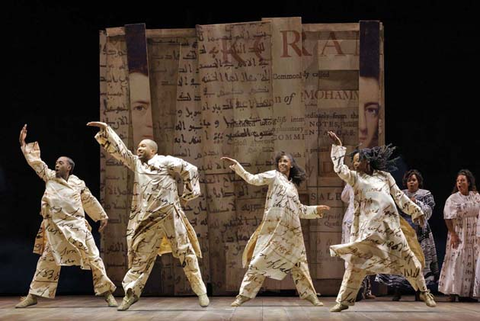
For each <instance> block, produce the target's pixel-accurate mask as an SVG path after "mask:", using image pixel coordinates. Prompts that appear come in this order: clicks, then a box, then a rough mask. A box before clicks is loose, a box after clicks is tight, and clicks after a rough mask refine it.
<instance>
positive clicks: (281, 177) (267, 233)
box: [222, 152, 330, 307]
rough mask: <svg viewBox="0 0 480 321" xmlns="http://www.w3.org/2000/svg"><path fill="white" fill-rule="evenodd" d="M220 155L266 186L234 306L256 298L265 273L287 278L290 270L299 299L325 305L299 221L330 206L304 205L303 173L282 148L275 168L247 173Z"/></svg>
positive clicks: (248, 179) (246, 177)
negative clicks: (313, 276) (301, 195)
mask: <svg viewBox="0 0 480 321" xmlns="http://www.w3.org/2000/svg"><path fill="white" fill-rule="evenodd" d="M222 159H223V160H226V161H228V162H230V163H231V165H230V169H232V170H233V171H235V173H237V174H238V175H239V176H240V177H241V178H243V179H244V180H245V181H246V182H247V183H249V184H252V185H257V186H261V185H268V192H267V200H266V202H265V213H264V215H263V218H262V221H261V223H260V225H259V226H258V228H257V230H256V231H255V233H253V235H252V236H251V237H250V240H249V241H248V243H247V246H246V247H245V250H244V252H243V258H242V262H243V267H244V268H245V267H247V266H248V270H247V272H246V273H245V276H244V278H243V281H242V285H241V287H240V293H239V294H238V295H237V297H236V299H235V301H234V302H233V303H232V304H231V305H232V306H234V307H238V306H240V305H242V304H243V303H244V302H246V301H248V300H251V299H253V298H254V297H255V296H256V295H257V293H258V291H259V290H260V288H261V286H262V284H263V281H264V280H265V278H266V277H270V278H272V279H276V280H283V278H284V277H285V276H286V275H287V274H288V273H291V275H292V278H293V281H294V283H295V286H296V288H297V291H298V294H299V295H300V298H302V299H305V300H307V301H309V302H311V303H312V304H313V305H315V306H322V305H323V304H322V303H321V302H320V301H319V300H318V298H317V292H316V291H315V288H314V286H313V282H312V279H311V277H310V272H309V270H308V263H307V255H306V251H305V244H304V240H303V234H302V226H301V224H300V219H301V218H304V219H316V218H322V217H323V213H324V212H325V211H327V210H329V209H330V207H328V206H326V205H319V206H316V205H315V206H306V205H303V204H301V203H300V199H299V196H298V190H297V186H299V185H300V184H301V183H302V182H303V181H304V180H305V171H304V170H303V169H302V168H301V167H300V166H298V165H297V163H296V162H295V159H294V158H293V156H292V155H290V154H287V153H285V152H280V153H279V154H277V156H276V157H275V165H276V166H275V167H276V168H275V169H274V170H271V171H268V172H264V173H260V174H256V175H253V174H250V173H249V172H247V171H246V170H245V169H244V168H243V167H242V165H240V163H239V162H238V161H236V160H235V159H232V158H229V157H222Z"/></svg>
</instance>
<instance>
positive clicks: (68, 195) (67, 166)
mask: <svg viewBox="0 0 480 321" xmlns="http://www.w3.org/2000/svg"><path fill="white" fill-rule="evenodd" d="M26 137H27V125H25V126H24V127H23V128H22V130H21V131H20V139H19V140H20V146H21V150H22V152H23V155H24V156H25V159H26V160H27V163H28V165H30V166H31V167H32V168H33V169H34V170H35V172H36V173H37V175H38V176H39V177H40V178H41V179H43V180H44V181H45V193H44V194H43V197H42V202H41V215H42V216H43V221H42V224H41V226H40V229H39V232H38V235H37V237H36V240H35V247H34V253H37V254H40V255H41V257H40V259H39V260H38V263H37V270H36V271H35V274H34V277H33V280H32V283H31V284H30V291H29V292H28V295H27V296H26V297H25V298H23V299H22V301H21V302H20V303H19V304H17V305H16V307H17V308H25V307H27V306H30V305H34V304H37V298H38V297H44V298H50V299H53V298H54V297H55V292H56V290H57V286H58V279H59V276H60V267H61V266H71V265H79V266H80V267H81V268H82V269H84V270H90V269H91V270H92V274H93V287H94V289H95V294H96V295H103V296H105V300H106V301H107V303H108V305H109V306H112V307H113V306H117V302H116V301H115V298H114V297H113V295H112V292H113V291H115V289H116V287H115V285H114V284H113V282H112V281H110V279H109V278H108V276H107V273H106V271H105V266H104V264H103V261H102V259H101V258H100V253H99V251H98V248H97V246H96V245H95V241H94V239H93V236H92V233H91V232H90V230H91V227H90V226H89V224H88V222H87V220H86V219H85V212H86V213H87V214H88V215H89V216H90V217H91V218H92V219H93V220H94V221H100V222H101V224H100V228H99V231H102V230H103V229H104V228H105V226H106V225H107V222H108V217H107V214H106V213H105V211H104V210H103V208H102V206H101V205H100V203H99V202H98V201H97V199H96V198H95V197H94V196H93V195H92V194H91V193H90V190H89V189H88V188H87V187H86V185H85V182H84V181H82V180H81V179H79V178H78V177H77V176H75V175H72V171H73V168H74V166H75V164H74V163H73V161H72V160H71V159H70V158H69V157H65V156H62V157H60V158H58V160H57V162H56V164H55V170H51V169H49V168H48V166H47V164H45V163H44V162H43V161H42V159H41V158H40V147H39V145H38V143H37V142H34V143H29V144H26V143H25V139H26Z"/></svg>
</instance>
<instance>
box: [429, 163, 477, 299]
mask: <svg viewBox="0 0 480 321" xmlns="http://www.w3.org/2000/svg"><path fill="white" fill-rule="evenodd" d="M479 213H480V194H478V192H477V187H476V185H475V177H474V176H473V174H472V172H470V171H469V170H468V169H462V170H461V171H459V172H458V174H457V181H456V184H455V187H454V189H453V193H452V195H450V197H449V198H448V199H447V201H446V203H445V208H444V210H443V215H444V218H445V223H446V225H447V228H448V238H447V248H446V252H445V260H444V262H443V266H442V271H441V272H440V281H439V282H438V291H440V292H442V293H444V294H448V295H449V298H448V300H449V301H450V302H454V301H455V300H456V298H457V296H458V300H459V301H461V302H477V301H478V300H477V299H475V298H474V297H478V296H480V290H479V288H478V281H477V282H475V278H476V277H477V280H478V276H477V275H476V272H475V268H476V265H477V261H478V257H479V256H480V250H479V246H480V243H479V241H478V238H477V237H476V232H477V231H476V230H477V224H478V219H479V218H478V216H479V215H480V214H479Z"/></svg>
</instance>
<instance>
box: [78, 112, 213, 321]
mask: <svg viewBox="0 0 480 321" xmlns="http://www.w3.org/2000/svg"><path fill="white" fill-rule="evenodd" d="M87 125H88V126H94V127H99V128H100V131H99V132H98V133H97V135H96V136H95V138H96V139H97V141H98V142H99V144H100V145H101V146H102V147H103V148H104V149H105V150H106V151H107V152H108V153H109V154H111V155H112V156H113V157H115V158H116V159H117V160H119V161H121V162H122V163H123V164H124V165H125V166H127V167H128V168H129V169H131V170H132V171H133V172H134V173H135V178H134V188H133V199H132V207H131V213H130V218H129V221H128V226H127V248H128V267H129V270H128V272H127V274H126V275H125V277H124V279H123V288H124V290H125V297H124V299H123V302H122V304H121V305H120V306H119V307H118V310H119V311H125V310H128V309H129V308H130V306H131V305H132V304H134V303H135V302H137V301H138V299H139V298H140V295H141V294H142V290H143V288H144V287H145V284H146V282H147V279H148V277H149V275H150V272H151V271H152V268H153V265H154V263H155V258H156V256H157V255H162V254H165V253H170V252H171V253H172V254H173V256H174V257H176V258H178V259H179V260H180V263H181V264H182V266H183V271H184V272H185V275H186V276H187V278H188V281H189V282H190V285H191V287H192V290H193V292H195V294H196V295H198V297H199V304H200V306H202V307H206V306H208V304H209V299H208V296H207V289H206V287H205V284H204V283H203V280H202V275H201V273H200V268H199V266H198V260H197V257H202V252H201V250H200V245H199V243H198V239H197V235H196V233H195V230H194V229H193V227H192V226H191V224H190V222H189V221H188V218H187V217H186V215H185V213H184V212H183V210H182V206H181V202H183V203H186V202H188V201H190V200H192V199H194V198H196V197H198V196H199V195H200V182H199V178H198V170H197V168H196V167H195V166H194V165H192V164H190V163H188V162H186V161H184V160H182V159H180V158H177V157H173V156H163V155H158V154H157V149H158V147H157V144H156V143H155V142H154V141H153V140H151V139H144V140H142V141H141V142H140V143H139V144H138V148H137V155H134V154H133V153H132V152H131V151H129V150H128V148H127V147H126V146H125V144H124V143H123V141H122V140H121V138H120V137H119V136H118V135H117V134H116V133H115V132H114V131H113V129H112V128H111V127H110V126H108V125H107V124H105V123H102V122H89V123H88V124H87ZM175 173H178V174H180V176H181V178H182V179H183V183H184V191H183V195H182V196H181V197H179V196H178V189H177V182H176V180H175Z"/></svg>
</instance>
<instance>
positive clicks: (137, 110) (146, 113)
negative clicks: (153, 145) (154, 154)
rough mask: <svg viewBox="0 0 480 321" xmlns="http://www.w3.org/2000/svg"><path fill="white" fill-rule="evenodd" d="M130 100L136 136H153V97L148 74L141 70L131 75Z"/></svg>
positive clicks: (140, 137)
mask: <svg viewBox="0 0 480 321" xmlns="http://www.w3.org/2000/svg"><path fill="white" fill-rule="evenodd" d="M129 84H130V102H131V109H132V119H133V121H134V122H135V123H136V124H135V123H134V131H135V137H138V138H139V139H143V138H153V137H152V125H151V117H152V116H151V115H152V108H151V98H150V83H149V79H148V76H147V75H145V74H143V73H140V72H132V73H131V74H130V75H129Z"/></svg>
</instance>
